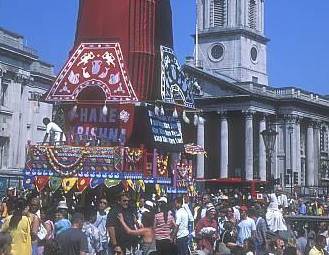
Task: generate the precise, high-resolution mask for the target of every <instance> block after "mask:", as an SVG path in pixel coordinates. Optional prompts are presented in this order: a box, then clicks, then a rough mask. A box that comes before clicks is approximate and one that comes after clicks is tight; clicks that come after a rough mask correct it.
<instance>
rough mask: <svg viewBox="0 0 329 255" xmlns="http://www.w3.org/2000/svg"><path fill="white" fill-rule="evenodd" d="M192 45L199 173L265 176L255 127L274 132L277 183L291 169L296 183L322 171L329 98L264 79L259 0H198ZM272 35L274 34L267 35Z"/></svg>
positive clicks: (322, 176)
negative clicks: (196, 84)
mask: <svg viewBox="0 0 329 255" xmlns="http://www.w3.org/2000/svg"><path fill="white" fill-rule="evenodd" d="M197 41H198V50H197V51H196V52H197V53H198V56H197V58H194V59H190V60H189V61H188V62H187V66H186V67H185V68H186V70H187V71H188V72H190V73H192V74H193V75H194V76H196V77H197V78H198V79H199V82H200V86H201V87H202V90H203V95H202V96H201V97H200V98H198V99H197V104H198V106H199V107H200V108H201V109H202V112H203V113H202V115H203V118H204V119H205V121H204V122H203V121H202V122H199V124H198V130H197V137H198V143H199V144H201V145H202V144H204V146H205V148H206V150H207V152H208V157H207V158H204V157H202V156H198V167H197V176H198V177H199V178H221V179H227V178H231V177H241V178H242V179H246V180H254V179H260V180H266V170H265V169H266V153H265V146H264V142H263V139H262V137H261V135H260V133H261V132H262V131H263V130H264V129H266V127H272V128H273V129H275V130H276V131H277V132H278V135H277V138H276V146H275V151H274V154H273V159H272V164H271V169H272V175H273V176H274V177H275V178H280V180H281V183H282V185H286V186H290V182H291V181H290V178H286V181H284V179H285V176H286V177H287V174H289V169H292V175H293V177H294V178H293V179H294V182H295V183H296V184H297V182H298V184H299V185H306V186H314V185H322V184H323V181H325V180H326V179H328V159H329V158H328V152H329V148H328V128H329V126H328V125H329V100H328V99H327V98H326V97H325V96H321V95H317V94H315V93H312V92H308V91H304V90H303V89H300V88H296V87H284V88H276V87H272V86H269V85H268V75H267V69H266V59H267V58H266V54H267V52H266V48H267V42H268V41H269V40H268V39H267V38H266V37H265V34H264V1H263V0H240V1H236V0H199V3H198V40H197ZM273 43H275V42H273Z"/></svg>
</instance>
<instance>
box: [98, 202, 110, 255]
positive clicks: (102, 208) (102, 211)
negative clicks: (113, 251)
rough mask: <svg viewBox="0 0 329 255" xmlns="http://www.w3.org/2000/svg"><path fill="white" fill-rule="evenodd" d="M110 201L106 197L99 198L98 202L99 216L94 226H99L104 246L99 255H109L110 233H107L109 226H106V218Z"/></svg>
mask: <svg viewBox="0 0 329 255" xmlns="http://www.w3.org/2000/svg"><path fill="white" fill-rule="evenodd" d="M107 206H108V202H107V199H106V198H105V197H102V198H100V199H99V203H98V210H97V218H96V221H95V223H94V226H95V227H97V228H98V230H99V233H100V236H101V243H102V248H101V250H100V251H99V252H98V253H97V255H107V254H108V248H109V243H108V235H107V228H106V220H107V212H106V209H107Z"/></svg>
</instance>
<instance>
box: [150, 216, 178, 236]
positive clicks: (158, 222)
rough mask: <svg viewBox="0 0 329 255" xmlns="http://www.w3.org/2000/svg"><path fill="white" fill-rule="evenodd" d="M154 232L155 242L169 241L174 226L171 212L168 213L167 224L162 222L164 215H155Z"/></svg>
mask: <svg viewBox="0 0 329 255" xmlns="http://www.w3.org/2000/svg"><path fill="white" fill-rule="evenodd" d="M154 226H155V228H154V232H155V239H156V240H163V239H170V234H171V230H172V229H173V228H174V226H175V219H174V217H173V216H172V214H171V212H168V219H167V223H166V222H165V220H164V213H163V212H159V213H157V214H156V215H155V220H154Z"/></svg>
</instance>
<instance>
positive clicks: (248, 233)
mask: <svg viewBox="0 0 329 255" xmlns="http://www.w3.org/2000/svg"><path fill="white" fill-rule="evenodd" d="M240 211H241V218H242V219H241V221H240V223H239V224H238V238H237V244H238V245H240V246H243V241H244V240H246V239H248V238H250V237H252V238H254V237H255V234H256V224H255V221H254V220H253V219H251V218H249V217H248V215H247V211H248V208H247V207H246V206H241V207H240Z"/></svg>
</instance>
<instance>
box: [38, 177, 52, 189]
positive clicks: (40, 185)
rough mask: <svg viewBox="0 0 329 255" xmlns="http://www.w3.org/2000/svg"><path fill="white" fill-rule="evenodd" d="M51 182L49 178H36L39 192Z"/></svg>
mask: <svg viewBox="0 0 329 255" xmlns="http://www.w3.org/2000/svg"><path fill="white" fill-rule="evenodd" d="M48 181H49V176H38V177H35V186H36V188H37V190H38V192H40V191H42V190H43V189H44V188H45V187H46V185H47V183H48Z"/></svg>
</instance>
